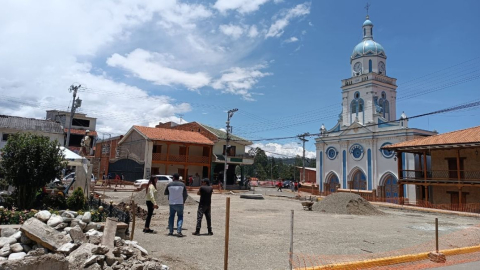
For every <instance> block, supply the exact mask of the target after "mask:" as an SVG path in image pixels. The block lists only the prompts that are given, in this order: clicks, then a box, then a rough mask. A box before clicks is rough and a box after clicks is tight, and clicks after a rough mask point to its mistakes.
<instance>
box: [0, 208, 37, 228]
mask: <svg viewBox="0 0 480 270" xmlns="http://www.w3.org/2000/svg"><path fill="white" fill-rule="evenodd" d="M36 213H37V211H27V210H24V211H15V210H11V211H10V210H6V209H3V210H0V225H8V224H23V222H25V220H27V219H29V218H31V217H33V216H34V215H35V214H36Z"/></svg>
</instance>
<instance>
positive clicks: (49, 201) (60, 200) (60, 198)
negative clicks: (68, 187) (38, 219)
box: [40, 192, 67, 210]
mask: <svg viewBox="0 0 480 270" xmlns="http://www.w3.org/2000/svg"><path fill="white" fill-rule="evenodd" d="M42 203H43V205H42V206H41V207H40V209H56V210H62V209H65V208H67V201H66V200H65V196H64V195H63V193H62V192H58V193H57V194H54V195H50V194H48V195H46V196H44V197H43V199H42Z"/></svg>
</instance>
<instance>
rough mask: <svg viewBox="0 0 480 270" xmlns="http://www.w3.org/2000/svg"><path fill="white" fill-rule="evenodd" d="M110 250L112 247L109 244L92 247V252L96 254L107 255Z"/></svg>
mask: <svg viewBox="0 0 480 270" xmlns="http://www.w3.org/2000/svg"><path fill="white" fill-rule="evenodd" d="M109 251H110V249H109V248H108V247H107V246H104V245H98V246H96V247H94V248H92V253H93V254H96V255H105V254H107V253H108V252H109Z"/></svg>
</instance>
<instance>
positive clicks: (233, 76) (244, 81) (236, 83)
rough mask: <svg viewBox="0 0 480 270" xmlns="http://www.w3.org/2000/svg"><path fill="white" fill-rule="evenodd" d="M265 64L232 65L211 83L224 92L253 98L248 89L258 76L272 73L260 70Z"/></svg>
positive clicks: (261, 76)
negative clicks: (242, 66)
mask: <svg viewBox="0 0 480 270" xmlns="http://www.w3.org/2000/svg"><path fill="white" fill-rule="evenodd" d="M266 67H267V66H266V65H256V66H253V67H250V68H240V67H233V68H231V69H228V70H227V71H225V72H224V73H223V74H222V76H221V77H220V79H218V80H216V81H214V82H213V83H212V87H213V88H215V89H219V90H222V91H223V92H226V93H231V94H235V95H240V96H242V97H243V98H244V99H245V100H254V99H253V98H252V93H250V92H249V91H250V90H251V89H252V88H253V87H254V86H255V85H256V84H257V83H258V80H259V79H260V78H263V77H265V76H269V75H272V73H268V72H261V71H260V70H261V69H264V68H266Z"/></svg>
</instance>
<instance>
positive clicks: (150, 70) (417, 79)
mask: <svg viewBox="0 0 480 270" xmlns="http://www.w3.org/2000/svg"><path fill="white" fill-rule="evenodd" d="M369 3H370V5H371V6H370V11H369V14H370V19H371V21H372V22H373V24H374V39H375V41H377V42H379V43H380V44H382V45H383V47H384V48H385V51H386V54H387V57H388V59H387V70H388V73H387V74H388V75H389V76H391V77H394V78H397V84H398V89H397V91H398V92H397V97H398V101H397V114H398V115H399V114H400V113H401V112H402V111H405V113H406V114H407V115H408V116H413V115H417V114H422V113H426V112H431V111H435V110H438V109H443V108H447V107H451V106H453V105H457V104H461V103H465V102H469V101H472V100H478V99H479V98H480V97H479V94H478V86H477V84H478V82H479V81H480V80H478V78H480V68H479V67H480V58H479V57H480V53H479V51H478V43H479V37H480V33H479V32H480V30H479V29H478V26H479V25H480V17H479V16H478V11H480V2H479V1H475V0H471V1H457V2H455V3H452V2H451V1H435V2H432V1H369ZM2 5H4V8H2V9H1V10H0V40H2V42H0V57H1V59H2V61H1V62H0V92H1V93H2V97H0V113H2V114H11V115H20V116H28V117H38V118H43V117H44V116H45V110H46V109H61V110H65V109H67V108H68V105H69V103H70V101H69V99H70V98H71V96H70V94H69V93H68V91H67V89H68V87H69V86H70V85H71V84H82V85H83V86H84V89H83V90H82V92H80V93H79V95H80V97H81V98H82V99H83V100H84V102H83V106H82V109H81V111H82V112H84V113H87V115H89V116H93V117H97V118H98V127H97V129H98V131H99V133H100V134H101V135H102V134H112V135H117V134H121V133H124V132H126V131H127V130H128V128H129V127H131V126H132V125H134V124H136V125H154V124H155V123H158V122H160V121H161V122H165V121H176V122H178V121H179V120H180V119H179V118H180V117H182V118H183V119H184V121H198V122H201V123H205V124H208V125H211V126H213V127H217V128H221V127H224V126H225V121H226V110H228V109H232V108H238V109H239V111H238V113H236V114H235V115H234V117H233V118H232V121H231V124H232V126H233V130H234V133H236V134H237V135H240V136H243V137H245V138H248V139H260V138H277V137H289V136H294V135H297V134H301V133H304V132H310V133H316V132H318V129H319V127H320V126H321V124H322V123H324V124H325V126H326V127H327V128H331V127H333V126H334V125H335V123H336V119H337V115H338V114H339V113H340V110H341V108H340V102H341V89H340V84H341V82H340V81H341V79H346V78H348V77H349V75H350V63H349V57H350V54H351V52H352V50H353V47H354V46H355V45H356V44H357V43H359V42H360V40H361V38H362V28H361V26H362V23H363V21H364V20H365V15H366V10H365V9H364V6H365V5H366V2H361V1H346V0H344V1H286V0H285V1H279V0H271V1H269V0H249V1H247V0H243V1H239V0H228V1H226V0H216V1H201V2H200V1H175V0H165V1H158V3H154V1H139V2H137V3H129V2H128V1H125V2H124V1H115V2H109V1H103V2H102V3H99V2H98V1H82V2H81V3H70V4H64V3H59V2H48V1H46V2H42V3H40V4H39V3H36V2H35V1H33V2H30V3H28V2H25V3H23V2H21V3H19V2H18V1H7V2H5V3H3V4H2ZM73 13H74V14H76V16H74V17H72V16H71V14H73ZM461 63H463V64H461ZM465 81H468V82H465ZM478 116H479V110H478V109H473V110H467V111H459V112H454V113H448V114H439V115H434V116H430V117H424V118H420V119H414V120H412V121H411V122H410V127H418V128H423V129H431V130H433V129H435V130H437V131H439V132H448V131H452V130H456V129H461V128H467V127H471V126H476V125H478V123H479V121H478V120H477V119H478ZM297 141H298V140H297ZM297 141H296V140H294V139H286V140H273V141H260V142H258V143H259V144H258V145H259V146H261V147H263V148H265V149H267V150H269V151H271V152H275V153H281V154H286V155H294V154H300V153H301V151H300V150H301V149H300V147H299V145H298V144H297ZM313 141H314V140H313V138H311V140H310V142H309V143H308V144H307V150H308V151H309V153H308V155H309V156H313V155H314V153H313V152H314V149H315V147H314V145H313Z"/></svg>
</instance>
